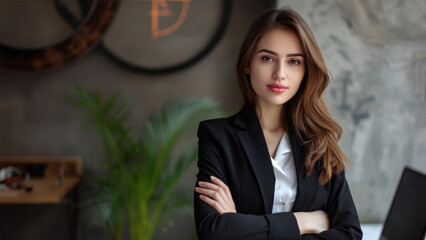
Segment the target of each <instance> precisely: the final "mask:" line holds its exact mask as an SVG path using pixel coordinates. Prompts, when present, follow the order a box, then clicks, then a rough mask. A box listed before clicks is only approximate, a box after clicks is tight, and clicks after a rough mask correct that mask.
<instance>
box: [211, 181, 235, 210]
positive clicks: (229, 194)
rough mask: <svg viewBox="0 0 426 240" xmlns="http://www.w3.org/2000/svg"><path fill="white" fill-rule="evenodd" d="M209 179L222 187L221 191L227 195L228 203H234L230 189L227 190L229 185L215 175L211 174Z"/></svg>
mask: <svg viewBox="0 0 426 240" xmlns="http://www.w3.org/2000/svg"><path fill="white" fill-rule="evenodd" d="M210 179H211V180H212V182H213V183H215V184H217V185H218V186H219V187H221V188H222V189H223V191H225V194H226V196H227V198H226V200H227V201H228V203H229V204H230V203H231V202H232V204H234V200H233V199H232V195H231V191H230V190H229V187H228V186H227V185H226V184H225V183H223V182H222V181H221V180H220V179H219V178H217V177H213V176H211V177H210Z"/></svg>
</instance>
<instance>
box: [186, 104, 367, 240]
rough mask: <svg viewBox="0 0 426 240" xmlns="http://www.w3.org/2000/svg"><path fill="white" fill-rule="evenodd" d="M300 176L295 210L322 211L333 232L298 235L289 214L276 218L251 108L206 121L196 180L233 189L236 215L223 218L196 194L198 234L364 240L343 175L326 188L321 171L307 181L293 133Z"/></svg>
mask: <svg viewBox="0 0 426 240" xmlns="http://www.w3.org/2000/svg"><path fill="white" fill-rule="evenodd" d="M289 134H290V141H291V147H292V152H293V157H294V161H295V166H296V172H297V195H296V200H295V202H294V205H293V209H292V212H300V211H305V212H309V211H315V210H323V211H325V212H326V213H327V214H328V217H329V220H330V230H327V231H324V232H322V233H320V234H315V235H314V234H310V235H303V236H300V232H299V228H298V225H297V221H296V218H295V217H294V215H293V213H291V212H284V213H274V214H272V213H271V212H272V204H273V199H274V188H275V176H274V171H273V167H272V163H271V160H270V155H269V152H268V148H267V145H266V141H265V137H264V135H263V132H262V128H261V126H260V122H259V119H258V117H257V115H256V112H255V110H254V109H253V108H245V109H243V110H241V111H240V112H239V113H237V114H236V115H234V116H231V117H229V118H226V119H225V118H222V119H215V120H207V121H203V122H201V123H200V125H199V128H198V139H199V153H198V163H197V165H198V169H199V173H198V174H197V182H198V181H210V176H216V177H218V178H220V179H221V180H222V181H223V182H224V183H225V184H226V185H227V186H228V187H229V188H230V191H231V193H232V197H233V199H234V203H235V206H236V210H237V213H225V214H223V215H220V214H219V213H218V212H217V211H216V210H215V209H214V208H212V207H211V206H209V205H207V204H206V203H204V202H203V201H201V200H200V198H199V194H198V193H196V192H194V210H195V223H196V230H197V234H198V237H199V239H200V240H203V239H214V240H224V239H246V240H249V239H256V240H262V239H270V240H273V239H336V240H344V239H361V238H362V232H361V228H360V223H359V219H358V215H357V212H356V209H355V205H354V203H353V200H352V196H351V193H350V190H349V186H348V184H347V182H346V179H345V175H344V172H343V173H341V174H340V175H335V176H333V178H332V179H331V180H330V181H329V182H328V183H327V184H325V185H324V186H320V185H319V182H318V177H319V172H318V171H316V172H314V173H312V174H311V175H310V176H309V177H305V167H304V159H305V153H304V148H303V146H302V145H301V141H300V140H299V139H298V137H297V136H296V134H294V132H292V131H291V130H290V131H289Z"/></svg>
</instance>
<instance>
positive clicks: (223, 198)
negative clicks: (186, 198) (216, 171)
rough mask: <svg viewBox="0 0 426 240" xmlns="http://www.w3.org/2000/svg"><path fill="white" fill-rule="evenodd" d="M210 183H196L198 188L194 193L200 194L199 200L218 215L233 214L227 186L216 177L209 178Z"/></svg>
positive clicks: (230, 196)
mask: <svg viewBox="0 0 426 240" xmlns="http://www.w3.org/2000/svg"><path fill="white" fill-rule="evenodd" d="M211 180H212V183H210V182H202V181H200V182H198V185H199V186H200V187H196V188H195V191H196V192H197V193H199V194H200V199H201V200H203V201H204V202H205V203H207V204H208V205H210V206H211V207H213V208H214V209H215V210H216V211H218V213H219V214H223V213H226V212H234V213H236V210H235V204H234V201H233V200H232V195H231V192H230V190H229V188H228V186H227V185H226V184H225V183H223V182H222V181H221V180H220V179H218V178H216V177H213V176H212V177H211Z"/></svg>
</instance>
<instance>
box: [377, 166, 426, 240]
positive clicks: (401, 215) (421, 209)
mask: <svg viewBox="0 0 426 240" xmlns="http://www.w3.org/2000/svg"><path fill="white" fill-rule="evenodd" d="M425 233H426V175H424V174H421V173H419V172H417V171H414V170H412V169H410V168H407V167H405V168H404V171H403V173H402V176H401V179H400V181H399V185H398V188H397V190H396V193H395V196H394V198H393V201H392V205H391V208H390V209H389V212H388V216H387V217H386V221H385V224H384V225H383V231H382V234H381V237H380V240H408V239H409V240H424V239H425Z"/></svg>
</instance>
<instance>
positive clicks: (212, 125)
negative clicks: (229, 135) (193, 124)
mask: <svg viewBox="0 0 426 240" xmlns="http://www.w3.org/2000/svg"><path fill="white" fill-rule="evenodd" d="M237 114H238V113H237ZM237 114H234V115H232V116H229V117H227V118H215V119H208V120H204V121H201V122H200V124H199V126H198V131H200V130H204V129H213V130H216V131H226V130H228V129H231V128H233V125H234V124H233V123H234V119H235V116H236V115H237Z"/></svg>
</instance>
